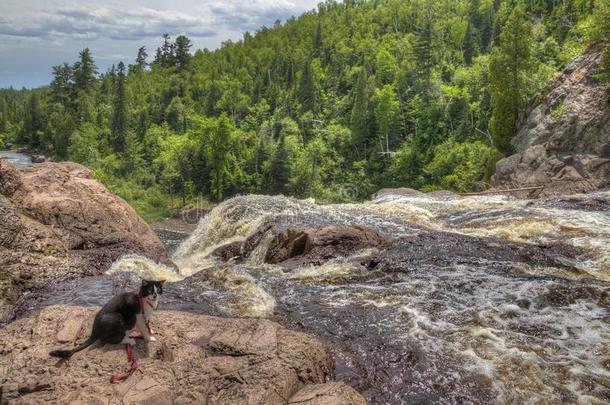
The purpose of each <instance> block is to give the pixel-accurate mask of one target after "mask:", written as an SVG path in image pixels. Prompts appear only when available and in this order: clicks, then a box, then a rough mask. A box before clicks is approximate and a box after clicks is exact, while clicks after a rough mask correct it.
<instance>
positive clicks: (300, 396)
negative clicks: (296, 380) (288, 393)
mask: <svg viewBox="0 0 610 405" xmlns="http://www.w3.org/2000/svg"><path fill="white" fill-rule="evenodd" d="M289 403H290V404H291V405H292V404H294V405H297V404H299V405H331V404H332V405H360V404H362V405H366V401H365V400H364V398H362V397H361V396H360V394H358V393H357V392H356V391H355V390H354V389H353V388H352V387H350V386H348V385H346V384H345V383H342V382H332V383H327V384H311V385H307V386H305V387H303V388H302V389H301V390H300V391H299V392H297V393H296V394H294V395H293V396H292V397H291V398H290V401H289Z"/></svg>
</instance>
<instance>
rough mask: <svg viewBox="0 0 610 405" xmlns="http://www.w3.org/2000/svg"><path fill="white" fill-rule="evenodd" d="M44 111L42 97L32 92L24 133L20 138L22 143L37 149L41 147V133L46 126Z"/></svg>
mask: <svg viewBox="0 0 610 405" xmlns="http://www.w3.org/2000/svg"><path fill="white" fill-rule="evenodd" d="M43 114H44V112H43V109H42V107H41V105H40V96H39V95H38V92H36V91H34V92H32V95H31V96H30V100H29V103H28V108H27V109H26V116H25V123H24V127H23V133H22V135H21V137H20V141H21V142H22V143H26V144H28V145H29V146H31V147H32V148H34V149H36V148H38V147H40V146H41V143H40V141H41V139H40V136H41V131H42V130H43V126H44V118H43Z"/></svg>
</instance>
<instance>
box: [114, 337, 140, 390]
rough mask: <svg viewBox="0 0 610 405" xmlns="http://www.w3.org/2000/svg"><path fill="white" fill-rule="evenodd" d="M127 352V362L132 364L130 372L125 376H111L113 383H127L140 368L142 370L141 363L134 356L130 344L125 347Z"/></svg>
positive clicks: (124, 374)
mask: <svg viewBox="0 0 610 405" xmlns="http://www.w3.org/2000/svg"><path fill="white" fill-rule="evenodd" d="M125 351H126V352H127V361H128V362H129V363H130V368H129V371H127V372H126V373H123V374H115V375H113V376H111V377H110V382H111V383H116V382H121V381H125V380H126V379H128V378H129V377H131V375H132V374H133V373H134V372H135V371H136V370H137V369H138V368H140V362H139V361H138V359H137V357H136V356H134V355H133V349H132V348H131V345H130V344H126V345H125Z"/></svg>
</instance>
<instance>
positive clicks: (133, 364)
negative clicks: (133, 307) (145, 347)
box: [110, 291, 152, 383]
mask: <svg viewBox="0 0 610 405" xmlns="http://www.w3.org/2000/svg"><path fill="white" fill-rule="evenodd" d="M136 299H137V300H138V305H139V306H140V310H141V311H142V315H144V300H143V299H142V294H140V292H139V291H138V292H137V294H136ZM146 303H147V304H148V302H146ZM148 305H150V304H148ZM151 307H152V305H151ZM146 328H147V329H148V334H149V335H152V332H151V330H150V322H148V321H147V322H146ZM136 339H142V338H141V337H139V336H138V337H136ZM125 351H126V352H127V362H128V363H129V364H130V367H129V370H128V371H127V372H126V373H123V374H115V375H113V376H111V377H110V382H111V383H116V382H121V381H125V380H126V379H128V378H129V377H131V375H132V374H133V373H134V372H135V371H136V370H137V369H138V368H140V362H139V361H138V359H137V357H136V356H134V354H133V349H132V347H131V345H130V344H125Z"/></svg>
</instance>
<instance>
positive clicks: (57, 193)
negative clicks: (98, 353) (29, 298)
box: [0, 161, 167, 320]
mask: <svg viewBox="0 0 610 405" xmlns="http://www.w3.org/2000/svg"><path fill="white" fill-rule="evenodd" d="M0 192H1V194H0V267H1V268H2V274H0V320H2V319H6V318H7V317H9V318H10V317H11V316H12V315H11V309H12V305H13V304H14V303H15V302H16V301H17V300H18V299H19V298H20V296H21V295H22V294H23V292H24V291H27V290H32V289H36V288H39V287H42V286H45V285H47V284H48V283H50V282H54V281H58V280H63V279H65V278H69V277H73V276H82V275H91V274H99V273H101V272H103V271H105V270H106V269H107V268H108V267H109V266H110V264H111V263H112V262H114V261H115V260H116V259H117V258H118V257H120V256H122V255H124V254H127V253H138V254H141V255H144V256H147V257H149V258H151V259H153V260H156V261H167V258H166V254H165V249H164V248H163V245H162V244H161V242H160V241H159V239H158V238H157V236H156V235H155V234H154V233H153V232H152V230H151V229H150V228H149V227H148V225H147V224H146V223H145V222H144V221H143V220H142V219H141V218H140V217H139V216H138V215H137V214H136V212H135V211H134V210H133V209H132V208H131V207H130V206H129V205H128V204H127V203H126V202H125V201H123V200H122V199H120V198H118V197H116V196H114V195H113V194H112V193H110V192H109V191H108V190H107V189H106V187H104V186H103V185H102V184H100V183H99V182H97V181H96V180H95V179H93V178H92V176H91V172H90V171H89V170H88V169H87V168H85V167H84V166H81V165H78V164H75V163H70V162H64V163H42V164H39V165H35V166H31V167H28V168H26V169H24V170H23V171H20V172H18V171H16V170H15V168H14V167H13V166H12V165H11V164H10V163H8V162H5V161H0Z"/></svg>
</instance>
